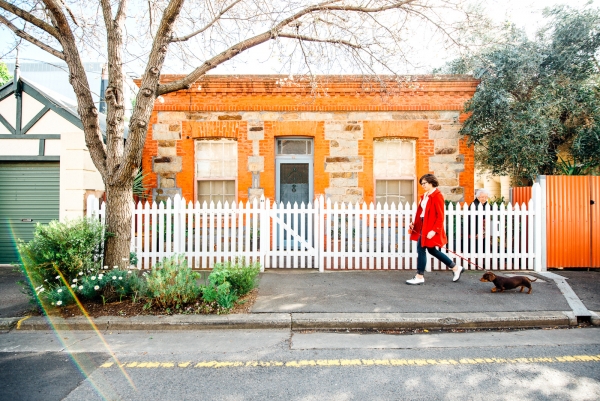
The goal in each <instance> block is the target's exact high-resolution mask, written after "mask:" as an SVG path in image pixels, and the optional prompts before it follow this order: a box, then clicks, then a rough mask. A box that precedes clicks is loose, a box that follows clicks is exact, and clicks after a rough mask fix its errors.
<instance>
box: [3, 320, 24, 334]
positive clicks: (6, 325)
mask: <svg viewBox="0 0 600 401" xmlns="http://www.w3.org/2000/svg"><path fill="white" fill-rule="evenodd" d="M19 319H20V318H18V317H8V318H0V333H5V332H7V331H10V330H11V329H12V328H13V327H15V326H16V325H17V322H18V321H19Z"/></svg>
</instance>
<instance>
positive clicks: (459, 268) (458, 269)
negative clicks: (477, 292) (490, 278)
mask: <svg viewBox="0 0 600 401" xmlns="http://www.w3.org/2000/svg"><path fill="white" fill-rule="evenodd" d="M457 267H458V268H457V269H456V270H455V271H454V277H453V278H452V281H458V280H460V274H461V273H462V272H463V270H465V268H464V267H462V266H457Z"/></svg>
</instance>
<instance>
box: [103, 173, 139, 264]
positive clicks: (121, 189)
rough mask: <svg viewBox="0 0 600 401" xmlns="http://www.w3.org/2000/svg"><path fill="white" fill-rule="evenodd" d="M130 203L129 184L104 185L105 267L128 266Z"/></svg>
mask: <svg viewBox="0 0 600 401" xmlns="http://www.w3.org/2000/svg"><path fill="white" fill-rule="evenodd" d="M132 203H133V193H132V191H131V183H126V184H125V185H106V232H107V233H109V236H110V237H109V238H108V240H107V242H106V248H105V249H106V254H105V255H104V264H105V265H106V266H109V267H113V266H120V267H127V266H129V252H130V244H131V210H132V209H131V205H132Z"/></svg>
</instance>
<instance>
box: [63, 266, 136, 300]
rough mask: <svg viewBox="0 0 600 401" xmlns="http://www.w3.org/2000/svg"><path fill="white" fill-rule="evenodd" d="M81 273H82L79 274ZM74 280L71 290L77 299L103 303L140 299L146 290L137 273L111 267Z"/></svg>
mask: <svg viewBox="0 0 600 401" xmlns="http://www.w3.org/2000/svg"><path fill="white" fill-rule="evenodd" d="M81 273H83V272H81ZM81 273H80V276H79V277H78V278H76V279H74V280H77V281H74V280H71V288H72V289H73V291H74V292H75V294H76V295H77V297H78V298H79V299H86V300H97V299H100V298H102V300H103V302H111V301H116V300H119V301H122V300H123V299H124V298H127V297H129V296H133V297H134V298H138V297H140V296H141V295H142V294H143V293H144V292H145V289H146V283H145V281H143V280H142V279H141V278H140V277H139V276H138V274H137V271H134V270H130V269H122V268H118V267H113V268H112V269H109V267H108V266H104V269H94V270H90V271H88V272H86V273H84V274H81Z"/></svg>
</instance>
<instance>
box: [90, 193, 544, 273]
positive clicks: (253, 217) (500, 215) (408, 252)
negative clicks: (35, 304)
mask: <svg viewBox="0 0 600 401" xmlns="http://www.w3.org/2000/svg"><path fill="white" fill-rule="evenodd" d="M532 194H533V196H532V199H531V200H530V201H529V203H528V204H521V205H519V204H516V205H514V206H513V205H511V204H509V205H500V206H498V205H493V206H492V207H489V205H488V206H486V207H485V208H480V209H478V210H475V208H473V207H470V206H469V205H468V204H457V205H453V204H449V205H448V206H447V207H446V232H447V236H448V244H447V246H446V248H443V249H442V251H443V252H445V253H446V254H448V256H449V257H450V258H451V259H453V260H454V261H455V262H456V263H458V264H460V265H462V266H463V267H465V268H469V269H474V268H475V267H474V266H473V265H470V264H469V263H467V262H466V261H464V260H463V259H461V258H459V257H457V256H456V255H455V254H453V253H452V252H450V251H453V252H455V253H457V254H460V255H461V256H463V257H465V258H468V259H469V260H470V261H472V262H473V263H476V264H477V265H479V266H481V267H484V268H487V269H493V270H536V271H541V269H542V264H541V250H542V242H541V241H542V235H543V233H542V227H543V225H542V221H541V217H540V216H541V215H542V214H541V213H540V210H541V206H542V205H541V197H540V187H539V184H535V185H534V187H533V192H532ZM87 202H88V203H87V214H88V216H89V217H96V218H99V219H101V220H102V221H103V222H104V219H105V216H106V209H105V203H100V202H99V200H98V199H97V198H95V197H93V196H90V197H89V198H88V200H87ZM131 207H132V212H133V219H132V225H131V251H132V252H135V253H136V255H137V258H138V264H137V267H138V268H140V269H142V268H143V269H148V268H151V267H152V266H153V265H154V264H155V263H157V262H158V261H160V260H161V259H162V258H164V257H168V256H171V255H175V254H185V255H186V257H187V262H188V266H190V267H192V268H196V269H206V268H212V266H213V265H214V264H215V263H219V262H225V261H233V260H235V259H236V258H242V257H243V258H245V259H246V260H247V261H250V262H260V263H261V266H262V268H263V269H264V268H318V269H319V270H320V271H324V270H336V269H338V270H339V269H374V270H377V269H384V270H385V269H416V261H417V253H416V245H415V244H416V243H415V242H413V241H411V240H410V238H409V235H408V233H407V227H408V225H409V224H410V222H411V221H412V219H413V216H414V214H415V211H416V204H412V205H409V204H405V205H403V204H399V205H394V204H392V205H387V204H384V205H380V204H377V205H373V204H370V205H367V204H366V203H362V204H356V205H352V204H343V203H342V204H338V203H333V204H332V203H331V201H330V200H327V201H324V199H323V198H322V197H320V198H318V199H316V200H315V201H314V203H309V204H308V205H305V204H301V205H297V204H294V205H290V204H286V205H284V204H277V203H271V202H270V200H269V199H265V198H261V199H260V200H254V201H253V202H246V203H242V202H239V203H233V204H231V205H230V204H228V203H225V204H221V203H220V202H219V203H217V204H216V205H214V204H213V203H211V204H209V205H207V204H206V203H204V204H202V205H201V204H199V203H198V202H196V203H192V202H187V203H186V201H185V200H184V199H182V198H180V197H179V196H176V197H175V198H174V199H173V200H170V199H169V200H167V202H164V203H162V202H161V203H156V202H153V203H149V202H144V203H142V202H138V203H137V204H135V205H134V204H132V205H131ZM476 233H478V234H479V235H477V236H476V235H475V234H476ZM445 268H446V267H445V266H444V265H442V264H440V263H439V262H438V261H437V259H434V258H432V257H430V260H429V263H428V267H427V269H428V270H443V269H445Z"/></svg>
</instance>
